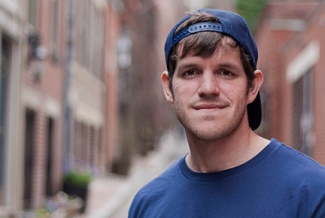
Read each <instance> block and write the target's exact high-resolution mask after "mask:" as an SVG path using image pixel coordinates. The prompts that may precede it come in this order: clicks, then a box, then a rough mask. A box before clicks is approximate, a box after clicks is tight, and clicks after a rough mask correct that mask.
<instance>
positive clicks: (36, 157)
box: [21, 0, 66, 209]
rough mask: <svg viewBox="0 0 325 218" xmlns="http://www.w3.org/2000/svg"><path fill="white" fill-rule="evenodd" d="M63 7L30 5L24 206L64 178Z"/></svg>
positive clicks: (24, 104) (53, 189)
mask: <svg viewBox="0 0 325 218" xmlns="http://www.w3.org/2000/svg"><path fill="white" fill-rule="evenodd" d="M65 8H66V4H65V2H64V1H62V0H56V1H37V0H30V1H29V5H27V8H26V9H27V14H28V23H29V25H28V51H27V55H24V65H23V66H24V70H23V71H22V93H21V94H22V124H23V134H22V135H23V139H24V141H23V155H24V157H23V161H24V162H23V169H22V170H23V171H22V172H23V177H22V178H23V182H22V188H23V207H24V208H25V209H29V208H37V207H40V206H41V205H42V203H43V202H44V201H45V198H46V196H52V195H53V194H54V193H56V192H57V191H59V190H60V188H61V183H62V181H61V180H62V173H63V167H62V161H63V152H64V149H63V146H62V140H63V122H64V110H63V109H64V99H63V96H64V78H65V48H66V46H65V44H66V42H65V40H64V38H65V34H66V32H65V27H66V25H65V19H64V17H65V16H64V15H65ZM25 54H26V53H25Z"/></svg>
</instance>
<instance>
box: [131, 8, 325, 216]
mask: <svg viewBox="0 0 325 218" xmlns="http://www.w3.org/2000/svg"><path fill="white" fill-rule="evenodd" d="M165 53H166V64H167V69H168V72H167V71H166V72H163V74H162V84H163V89H164V93H165V96H166V99H167V101H168V102H170V103H171V105H172V106H173V108H174V110H175V112H176V115H177V117H178V119H179V121H180V122H181V124H182V125H183V126H184V128H185V132H186V137H187V140H188V144H189V148H190V152H189V153H188V154H187V155H186V156H185V157H184V158H182V159H180V160H179V161H178V162H177V163H175V164H174V165H172V166H171V167H170V168H169V169H167V170H166V171H165V172H164V173H162V174H161V175H160V176H158V177H157V178H156V179H154V180H153V181H151V182H150V183H148V184H147V185H146V186H144V187H143V188H142V189H141V190H140V191H139V192H138V193H137V195H136V196H135V198H134V200H133V202H132V205H131V207H130V210H129V217H130V218H133V217H138V218H140V217H141V218H145V217H153V218H158V217H164V218H165V217H172V218H179V217H182V218H185V217H186V218H189V217H199V218H201V217H204V218H210V217H223V218H224V217H236V218H237V217H247V218H255V217H258V218H260V217H263V218H266V217H276V218H279V217H285V218H288V217H301V218H308V217H325V169H324V167H322V166H321V165H319V164H318V163H316V162H315V161H314V160H312V159H311V158H309V157H307V156H305V155H303V154H302V153H299V152H298V151H296V150H293V149H292V148H289V147H288V146H286V145H284V144H282V143H280V142H278V141H277V140H275V139H272V140H267V139H264V138H262V137H260V136H258V135H257V134H256V133H255V132H254V130H255V129H257V128H258V127H259V125H260V122H261V102H260V96H259V90H260V87H261V85H262V83H263V74H262V72H261V71H260V70H257V68H256V64H257V56H258V52H257V47H256V44H255V42H254V39H253V37H252V35H251V33H250V31H249V29H248V27H247V24H246V22H245V20H244V19H243V18H242V17H241V16H239V15H238V14H235V13H232V12H228V11H222V10H215V9H202V10H199V11H198V12H196V13H193V14H191V15H188V16H186V17H185V18H183V19H182V20H181V21H179V22H178V23H177V24H176V25H175V27H174V28H173V29H172V30H171V32H170V34H169V35H168V38H167V40H166V44H165Z"/></svg>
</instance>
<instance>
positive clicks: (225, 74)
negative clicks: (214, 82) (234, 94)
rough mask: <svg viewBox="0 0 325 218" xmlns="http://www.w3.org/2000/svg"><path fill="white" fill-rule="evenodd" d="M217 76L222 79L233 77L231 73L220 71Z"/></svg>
mask: <svg viewBox="0 0 325 218" xmlns="http://www.w3.org/2000/svg"><path fill="white" fill-rule="evenodd" d="M218 74H219V75H221V76H223V77H234V76H235V75H234V74H233V73H232V72H230V71H228V70H222V71H220V72H219V73H218Z"/></svg>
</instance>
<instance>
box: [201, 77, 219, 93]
mask: <svg viewBox="0 0 325 218" xmlns="http://www.w3.org/2000/svg"><path fill="white" fill-rule="evenodd" d="M198 94H199V95H201V96H202V95H206V96H216V95H218V94H219V83H218V79H217V78H216V77H215V75H214V73H212V72H204V73H203V75H202V76H201V79H200V84H199V89H198Z"/></svg>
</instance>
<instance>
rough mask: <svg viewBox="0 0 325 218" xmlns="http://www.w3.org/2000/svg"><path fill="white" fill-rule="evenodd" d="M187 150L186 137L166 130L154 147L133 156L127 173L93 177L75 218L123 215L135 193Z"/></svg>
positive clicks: (100, 217) (125, 213)
mask: <svg viewBox="0 0 325 218" xmlns="http://www.w3.org/2000/svg"><path fill="white" fill-rule="evenodd" d="M187 152H188V148H187V142H186V140H185V138H183V137H179V136H176V134H173V133H168V134H166V135H165V136H163V137H162V139H161V141H160V143H159V145H158V149H157V150H155V151H153V152H151V153H150V154H149V155H147V156H145V157H137V158H135V160H134V163H133V165H132V167H131V169H130V175H129V176H127V177H120V176H117V175H111V176H108V177H106V178H100V179H96V180H95V181H93V182H92V183H91V184H90V192H89V195H88V202H87V208H86V213H85V214H83V215H80V216H78V217H75V218H126V217H127V212H128V208H129V206H130V204H131V201H132V199H133V196H134V195H135V193H136V192H137V191H138V190H139V189H140V188H141V187H142V186H143V185H144V184H146V183H147V182H149V181H150V180H151V179H153V178H154V177H156V176H157V175H159V174H160V173H161V172H162V171H164V170H165V169H166V168H167V167H168V166H170V165H171V164H172V163H173V162H175V161H176V160H177V159H179V158H180V157H182V156H184V155H185V154H186V153H187Z"/></svg>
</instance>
